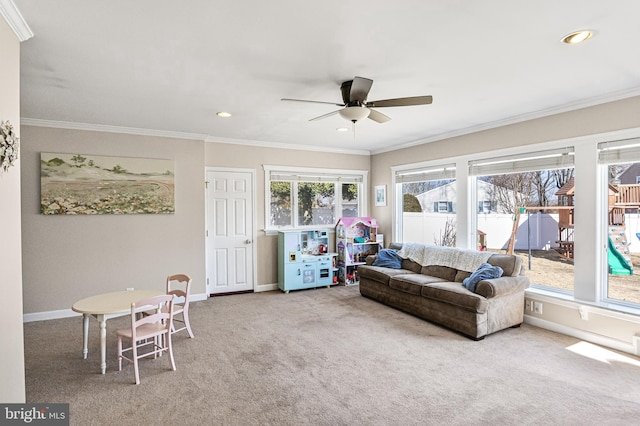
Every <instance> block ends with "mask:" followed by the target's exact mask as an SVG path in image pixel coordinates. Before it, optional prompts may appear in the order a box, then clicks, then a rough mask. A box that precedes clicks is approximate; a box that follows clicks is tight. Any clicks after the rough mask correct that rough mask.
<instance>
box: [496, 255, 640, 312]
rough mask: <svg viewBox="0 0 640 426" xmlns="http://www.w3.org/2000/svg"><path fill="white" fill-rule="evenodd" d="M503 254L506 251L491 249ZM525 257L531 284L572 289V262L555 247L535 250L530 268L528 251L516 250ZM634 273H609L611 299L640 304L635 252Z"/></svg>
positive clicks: (639, 274) (638, 263)
mask: <svg viewBox="0 0 640 426" xmlns="http://www.w3.org/2000/svg"><path fill="white" fill-rule="evenodd" d="M491 251H495V252H496V253H504V250H491ZM515 254H516V255H517V256H520V257H522V260H523V262H524V265H525V268H527V270H526V275H527V276H528V277H529V279H530V280H531V283H532V284H541V285H545V286H548V287H553V288H558V289H564V290H568V291H573V275H574V274H573V262H572V261H570V260H567V259H565V258H564V257H562V256H561V255H560V254H559V253H558V252H556V251H555V250H532V251H531V269H529V253H528V252H527V251H526V250H525V251H516V252H515ZM631 260H632V262H633V275H609V291H608V296H609V298H611V299H616V300H622V301H626V302H631V303H639V304H640V254H632V255H631Z"/></svg>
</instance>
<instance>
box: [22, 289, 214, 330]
mask: <svg viewBox="0 0 640 426" xmlns="http://www.w3.org/2000/svg"><path fill="white" fill-rule="evenodd" d="M207 299H208V296H207V294H206V293H200V294H192V295H191V301H192V302H199V301H202V300H207ZM80 315H82V314H79V313H77V312H74V311H72V310H71V309H61V310H59V311H45V312H34V313H31V314H23V315H22V322H23V323H27V322H34V321H46V320H52V319H60V318H70V317H77V316H80Z"/></svg>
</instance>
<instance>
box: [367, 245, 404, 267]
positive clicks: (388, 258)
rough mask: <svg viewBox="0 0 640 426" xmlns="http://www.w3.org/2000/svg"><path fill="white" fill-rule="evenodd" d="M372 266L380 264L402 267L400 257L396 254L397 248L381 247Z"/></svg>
mask: <svg viewBox="0 0 640 426" xmlns="http://www.w3.org/2000/svg"><path fill="white" fill-rule="evenodd" d="M373 266H382V267H384V268H393V269H402V258H401V257H400V256H398V252H397V250H393V249H382V250H380V251H379V252H378V256H377V257H376V260H374V262H373Z"/></svg>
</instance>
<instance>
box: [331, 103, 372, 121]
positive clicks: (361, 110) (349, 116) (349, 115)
mask: <svg viewBox="0 0 640 426" xmlns="http://www.w3.org/2000/svg"><path fill="white" fill-rule="evenodd" d="M370 112H371V111H370V110H369V108H366V107H363V106H350V107H346V108H344V109H341V110H339V111H338V114H340V117H342V118H344V119H345V120H349V121H351V122H352V123H355V122H357V121H360V120H362V119H364V118H367V117H369V113H370Z"/></svg>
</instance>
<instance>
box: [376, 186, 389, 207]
mask: <svg viewBox="0 0 640 426" xmlns="http://www.w3.org/2000/svg"><path fill="white" fill-rule="evenodd" d="M386 205H387V185H377V186H376V206H386Z"/></svg>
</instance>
